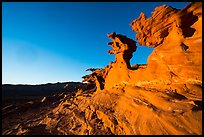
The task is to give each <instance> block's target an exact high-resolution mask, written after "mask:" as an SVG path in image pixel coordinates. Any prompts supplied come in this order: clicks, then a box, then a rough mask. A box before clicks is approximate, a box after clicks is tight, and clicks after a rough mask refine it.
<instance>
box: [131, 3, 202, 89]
mask: <svg viewBox="0 0 204 137" xmlns="http://www.w3.org/2000/svg"><path fill="white" fill-rule="evenodd" d="M130 25H131V26H132V29H133V31H135V32H136V33H137V34H136V39H137V40H138V43H139V44H140V45H143V46H149V47H154V48H155V49H154V51H153V52H152V54H151V55H150V56H149V57H148V63H147V68H146V70H145V72H143V73H142V74H143V78H141V76H140V74H138V73H137V72H138V71H137V72H133V73H134V74H133V75H134V77H137V80H139V81H141V80H146V81H150V80H151V81H152V80H157V81H158V82H160V83H163V84H170V83H180V84H181V83H191V84H198V85H201V84H202V59H201V57H202V3H199V2H198V3H192V4H190V5H188V6H186V7H185V8H184V9H181V10H177V9H175V8H172V7H170V6H167V5H163V6H160V7H157V8H155V11H154V12H152V16H151V17H150V18H148V19H146V17H145V14H144V13H141V14H140V16H139V18H138V19H136V20H134V21H133V22H132V23H131V24H130ZM146 76H148V77H146ZM137 80H133V81H137ZM157 84H158V83H157Z"/></svg>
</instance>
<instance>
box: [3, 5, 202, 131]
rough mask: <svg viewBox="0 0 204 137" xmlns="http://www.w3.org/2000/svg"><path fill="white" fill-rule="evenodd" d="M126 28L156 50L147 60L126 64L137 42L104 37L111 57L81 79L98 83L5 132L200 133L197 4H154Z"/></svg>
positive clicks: (199, 21) (199, 23)
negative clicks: (181, 6) (35, 129)
mask: <svg viewBox="0 0 204 137" xmlns="http://www.w3.org/2000/svg"><path fill="white" fill-rule="evenodd" d="M131 26H132V28H133V31H135V32H136V33H137V35H136V39H137V40H138V42H139V44H140V45H143V46H149V47H154V51H153V53H152V54H151V55H150V56H149V58H148V64H147V65H134V68H133V67H131V65H130V62H129V61H130V59H131V57H132V53H133V52H135V51H136V45H135V41H133V40H131V39H129V38H127V37H125V36H122V35H120V34H116V33H112V34H108V37H109V38H110V39H111V40H112V42H110V43H108V45H110V46H111V47H112V48H113V49H112V50H110V51H108V53H110V54H115V55H116V57H115V61H114V62H111V63H110V64H109V65H108V66H105V67H104V69H89V70H91V71H92V74H90V75H87V76H84V77H83V78H84V81H87V82H88V85H89V84H95V85H96V88H93V89H91V90H90V89H87V90H83V89H81V90H78V91H77V92H76V93H75V95H72V96H70V95H64V97H62V99H60V101H61V102H60V103H59V105H58V106H57V107H55V108H54V109H51V110H49V111H47V112H46V113H45V114H43V115H42V116H40V118H36V119H33V120H32V121H29V122H24V124H20V125H18V126H16V125H14V126H13V130H8V131H5V132H3V133H4V134H8V133H10V134H32V132H31V131H32V130H30V129H31V128H32V127H38V126H39V125H41V127H42V126H43V128H44V129H45V131H46V133H47V132H48V133H49V134H63V135H67V134H136V135H140V134H142V135H145V134H150V135H162V134H173V135H175V134H181V135H186V134H192V135H194V134H202V108H201V105H202V62H201V61H202V59H201V56H202V3H200V2H198V3H191V4H189V5H188V6H187V7H185V8H184V9H182V10H177V9H174V8H172V7H169V6H167V5H164V6H160V7H157V8H155V11H154V12H153V13H152V17H150V18H149V19H146V17H145V15H144V13H142V14H141V15H140V17H139V18H138V19H136V20H134V21H133V22H132V23H131ZM96 89H97V90H96ZM44 103H46V101H44ZM14 129H15V130H14ZM48 133H47V134H48Z"/></svg>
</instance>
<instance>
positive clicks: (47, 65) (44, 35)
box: [2, 2, 189, 84]
mask: <svg viewBox="0 0 204 137" xmlns="http://www.w3.org/2000/svg"><path fill="white" fill-rule="evenodd" d="M188 3H189V2H16V3H15V2H3V3H2V84H43V83H54V82H68V81H82V78H81V77H82V76H84V75H86V74H89V73H90V72H86V71H85V70H86V69H87V68H90V67H93V68H103V67H104V66H105V65H108V64H109V62H110V61H114V55H109V54H107V51H108V50H109V49H111V47H109V46H108V45H107V42H110V40H109V38H108V37H107V33H112V32H116V33H119V34H123V35H126V36H127V37H129V38H132V39H134V40H136V39H135V32H133V31H132V29H131V27H130V25H129V24H130V23H131V21H132V20H134V19H136V18H137V17H138V16H139V14H140V13H141V12H144V13H145V14H146V15H147V17H150V16H151V12H153V11H154V8H155V7H157V6H161V5H163V4H167V5H169V6H172V7H174V8H178V9H181V8H183V7H185V6H186V5H187V4H188ZM137 46H138V44H137ZM152 50H153V49H150V48H148V47H142V46H138V48H137V51H136V52H135V53H134V54H133V58H132V59H131V64H135V63H138V64H144V63H146V61H147V57H148V56H149V54H150V53H151V52H152Z"/></svg>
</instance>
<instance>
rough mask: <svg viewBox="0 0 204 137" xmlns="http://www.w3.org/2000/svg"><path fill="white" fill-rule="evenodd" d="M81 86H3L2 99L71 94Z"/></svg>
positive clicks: (65, 83) (67, 83) (51, 84)
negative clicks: (62, 93) (60, 93)
mask: <svg viewBox="0 0 204 137" xmlns="http://www.w3.org/2000/svg"><path fill="white" fill-rule="evenodd" d="M82 85H83V83H81V82H62V83H60V82H57V83H46V84H38V85H27V84H26V85H23V84H17V85H13V84H3V85H2V97H10V96H12V97H18V96H44V95H48V94H52V93H58V92H66V91H67V92H71V91H73V90H76V89H77V88H79V87H80V86H82Z"/></svg>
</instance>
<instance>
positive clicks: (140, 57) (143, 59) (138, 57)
mask: <svg viewBox="0 0 204 137" xmlns="http://www.w3.org/2000/svg"><path fill="white" fill-rule="evenodd" d="M153 50H154V48H149V47H147V46H138V45H137V50H136V52H134V53H133V57H132V58H131V59H130V65H131V66H132V69H133V70H135V69H137V67H138V65H141V64H147V59H148V57H149V55H150V54H151V53H152V51H153ZM137 64H138V65H137Z"/></svg>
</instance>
